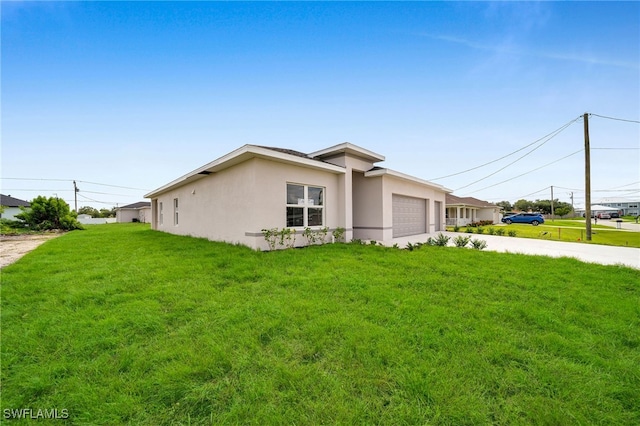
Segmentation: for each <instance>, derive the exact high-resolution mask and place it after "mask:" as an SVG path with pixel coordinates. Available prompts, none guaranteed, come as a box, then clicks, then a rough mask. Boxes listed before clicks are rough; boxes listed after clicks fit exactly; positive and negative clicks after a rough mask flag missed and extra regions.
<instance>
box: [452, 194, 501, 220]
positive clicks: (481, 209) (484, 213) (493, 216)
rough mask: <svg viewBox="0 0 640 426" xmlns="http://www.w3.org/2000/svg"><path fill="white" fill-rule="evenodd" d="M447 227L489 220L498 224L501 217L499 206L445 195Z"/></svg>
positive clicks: (469, 198) (475, 199)
mask: <svg viewBox="0 0 640 426" xmlns="http://www.w3.org/2000/svg"><path fill="white" fill-rule="evenodd" d="M446 204H447V225H448V226H456V225H457V226H466V225H467V224H469V223H473V222H479V221H481V220H490V221H491V222H492V223H500V220H501V219H502V215H501V213H500V206H496V205H495V204H491V203H489V202H488V201H483V200H479V199H477V198H473V197H463V198H462V197H456V196H455V195H453V194H447V199H446Z"/></svg>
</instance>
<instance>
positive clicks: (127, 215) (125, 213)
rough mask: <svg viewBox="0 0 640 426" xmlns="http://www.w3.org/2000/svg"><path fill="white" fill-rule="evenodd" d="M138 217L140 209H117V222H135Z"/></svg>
mask: <svg viewBox="0 0 640 426" xmlns="http://www.w3.org/2000/svg"><path fill="white" fill-rule="evenodd" d="M137 218H138V210H136V209H118V210H116V222H118V223H125V222H133V219H137Z"/></svg>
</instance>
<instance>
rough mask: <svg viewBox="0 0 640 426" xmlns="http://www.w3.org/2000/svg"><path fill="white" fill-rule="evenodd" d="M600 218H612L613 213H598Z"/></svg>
mask: <svg viewBox="0 0 640 426" xmlns="http://www.w3.org/2000/svg"><path fill="white" fill-rule="evenodd" d="M598 219H611V215H610V214H609V213H598Z"/></svg>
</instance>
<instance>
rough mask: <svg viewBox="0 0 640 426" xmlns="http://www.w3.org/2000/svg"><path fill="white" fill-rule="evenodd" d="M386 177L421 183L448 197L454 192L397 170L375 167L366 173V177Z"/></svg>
mask: <svg viewBox="0 0 640 426" xmlns="http://www.w3.org/2000/svg"><path fill="white" fill-rule="evenodd" d="M385 175H386V176H393V177H395V178H398V179H402V180H406V181H409V182H414V183H419V184H420V185H424V186H428V187H430V188H433V189H437V190H439V191H443V192H446V193H447V195H449V194H448V193H449V192H451V191H452V190H451V189H449V188H445V187H444V186H442V185H439V184H437V183H433V182H429V181H427V180H423V179H420V178H417V177H414V176H410V175H407V174H404V173H400V172H396V171H395V170H391V169H385V168H383V167H374V168H373V169H371V170H369V171H368V172H365V173H364V176H365V177H376V176H385Z"/></svg>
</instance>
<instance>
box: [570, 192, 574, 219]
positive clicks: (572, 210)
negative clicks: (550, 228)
mask: <svg viewBox="0 0 640 426" xmlns="http://www.w3.org/2000/svg"><path fill="white" fill-rule="evenodd" d="M569 194H571V214H573V212H574V209H573V191H571V192H570V193H569Z"/></svg>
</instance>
